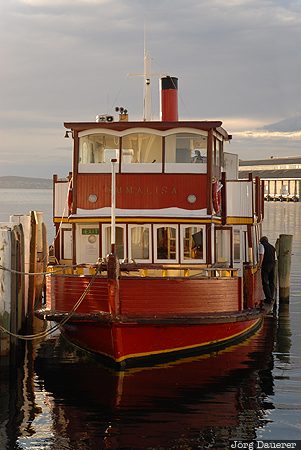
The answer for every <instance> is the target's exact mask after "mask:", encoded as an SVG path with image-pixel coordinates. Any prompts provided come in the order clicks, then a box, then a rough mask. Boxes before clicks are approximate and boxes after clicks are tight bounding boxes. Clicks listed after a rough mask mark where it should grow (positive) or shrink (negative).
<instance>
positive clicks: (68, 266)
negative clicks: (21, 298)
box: [0, 264, 94, 276]
mask: <svg viewBox="0 0 301 450" xmlns="http://www.w3.org/2000/svg"><path fill="white" fill-rule="evenodd" d="M76 267H82V266H81V265H80V264H71V265H69V264H64V265H60V266H58V267H57V268H55V266H54V269H53V271H52V272H22V271H19V270H15V269H8V268H7V267H4V266H2V265H1V264H0V270H4V271H6V272H10V273H15V274H17V275H29V276H34V275H48V276H51V275H55V274H57V273H58V272H60V271H61V270H62V269H74V268H76ZM91 267H94V266H92V265H91ZM56 269H57V270H56Z"/></svg>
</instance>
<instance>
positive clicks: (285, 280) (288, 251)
mask: <svg viewBox="0 0 301 450" xmlns="http://www.w3.org/2000/svg"><path fill="white" fill-rule="evenodd" d="M292 244H293V235H292V234H280V236H279V257H278V279H279V302H284V303H288V302H289V296H290V273H291V255H292Z"/></svg>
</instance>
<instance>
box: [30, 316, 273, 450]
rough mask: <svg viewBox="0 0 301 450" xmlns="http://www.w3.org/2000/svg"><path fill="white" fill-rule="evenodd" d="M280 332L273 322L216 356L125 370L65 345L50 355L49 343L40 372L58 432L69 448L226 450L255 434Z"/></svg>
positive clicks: (42, 354)
mask: <svg viewBox="0 0 301 450" xmlns="http://www.w3.org/2000/svg"><path fill="white" fill-rule="evenodd" d="M272 330H273V320H272V319H271V320H270V319H268V320H266V321H265V324H264V327H263V328H262V329H261V331H260V332H259V333H258V334H256V335H255V336H253V337H251V338H249V339H248V340H247V341H245V342H244V343H241V344H239V345H237V346H235V347H231V348H228V349H226V350H223V351H221V352H219V353H216V354H212V355H211V356H206V357H205V356H203V357H197V358H191V359H185V360H178V361H177V362H174V363H171V364H168V365H158V366H154V367H152V368H144V369H132V370H127V371H124V372H113V371H110V370H109V369H106V368H104V367H102V366H100V365H98V364H96V363H95V362H94V361H89V360H87V361H86V362H85V363H84V362H83V361H82V360H81V359H80V358H79V359H77V360H76V359H74V357H73V356H72V355H70V354H69V353H68V352H66V347H65V345H63V346H59V347H58V348H57V352H58V353H57V358H53V357H51V358H49V356H50V355H49V354H48V353H46V356H45V348H47V344H46V347H45V346H44V348H42V349H41V352H40V355H39V357H38V359H37V361H36V371H37V373H38V376H39V378H40V379H43V381H44V384H45V389H46V391H48V392H50V393H53V394H52V395H53V397H51V398H52V400H51V401H52V403H53V404H52V405H51V409H52V414H53V427H54V429H55V435H56V436H60V439H62V438H63V437H64V438H65V439H66V442H67V441H68V442H69V445H70V447H68V446H66V448H68V449H69V448H72V449H99V448H131V449H133V448H151V447H154V446H161V447H162V448H180V446H183V448H188V447H190V448H191V445H195V446H197V445H198V446H200V447H198V448H202V447H206V446H207V445H210V446H212V447H215V448H216V447H221V448H222V447H224V446H225V444H226V443H228V442H229V440H230V439H234V438H236V439H238V438H239V439H254V438H255V437H256V435H255V430H256V428H258V427H260V426H262V425H263V424H264V417H263V415H264V411H263V410H264V404H263V401H264V394H271V389H272V386H273V383H272V375H271V364H272V355H271V353H270V352H271V349H272V347H273V333H272ZM49 395H50V396H51V394H49ZM83 424H85V428H84V429H83ZM64 448H65V447H64ZM156 448H157V447H156ZM181 448H182V447H181Z"/></svg>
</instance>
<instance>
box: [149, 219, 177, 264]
mask: <svg viewBox="0 0 301 450" xmlns="http://www.w3.org/2000/svg"><path fill="white" fill-rule="evenodd" d="M154 230H155V260H156V262H163V261H173V262H176V261H177V259H178V249H177V235H178V229H177V227H174V226H167V225H166V226H160V225H155V226H154Z"/></svg>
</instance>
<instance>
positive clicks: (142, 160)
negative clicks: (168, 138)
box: [121, 133, 162, 172]
mask: <svg viewBox="0 0 301 450" xmlns="http://www.w3.org/2000/svg"><path fill="white" fill-rule="evenodd" d="M121 155H122V156H121V161H122V171H123V172H137V171H141V169H142V171H146V172H161V169H162V137H161V136H157V135H155V134H148V133H132V134H129V135H127V136H123V138H122V153H121Z"/></svg>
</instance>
